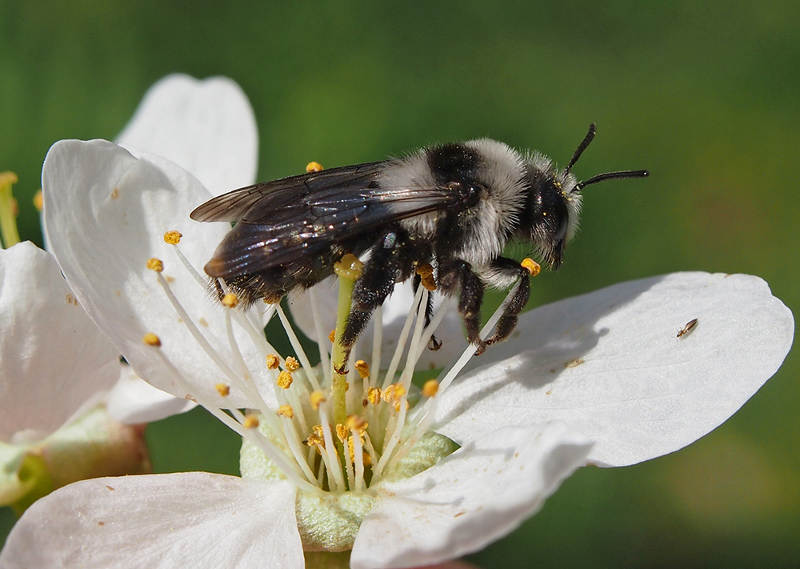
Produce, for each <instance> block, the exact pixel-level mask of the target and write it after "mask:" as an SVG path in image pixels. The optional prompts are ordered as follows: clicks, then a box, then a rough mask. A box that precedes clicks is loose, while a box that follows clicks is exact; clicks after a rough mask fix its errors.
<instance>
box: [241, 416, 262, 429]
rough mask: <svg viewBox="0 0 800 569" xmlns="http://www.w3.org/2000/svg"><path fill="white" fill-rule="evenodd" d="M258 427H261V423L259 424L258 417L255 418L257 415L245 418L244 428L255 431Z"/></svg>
mask: <svg viewBox="0 0 800 569" xmlns="http://www.w3.org/2000/svg"><path fill="white" fill-rule="evenodd" d="M258 425H259V422H258V417H257V416H255V415H245V416H244V422H243V423H242V426H243V427H244V428H245V429H255V428H256V427H258Z"/></svg>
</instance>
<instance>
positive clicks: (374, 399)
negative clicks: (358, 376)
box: [367, 387, 381, 405]
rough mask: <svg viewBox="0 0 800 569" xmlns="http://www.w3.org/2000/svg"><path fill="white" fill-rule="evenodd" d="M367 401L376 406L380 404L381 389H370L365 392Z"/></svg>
mask: <svg viewBox="0 0 800 569" xmlns="http://www.w3.org/2000/svg"><path fill="white" fill-rule="evenodd" d="M367 401H369V402H370V403H371V404H372V405H377V404H378V403H380V402H381V388H380V387H370V388H369V391H367Z"/></svg>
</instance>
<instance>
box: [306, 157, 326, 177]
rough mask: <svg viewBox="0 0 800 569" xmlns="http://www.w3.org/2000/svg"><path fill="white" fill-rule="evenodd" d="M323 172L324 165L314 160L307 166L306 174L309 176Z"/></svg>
mask: <svg viewBox="0 0 800 569" xmlns="http://www.w3.org/2000/svg"><path fill="white" fill-rule="evenodd" d="M322 170H324V168H323V167H322V164H320V163H319V162H314V161H313V160H312V161H311V162H309V163H308V164H306V172H308V173H309V174H310V173H311V172H322Z"/></svg>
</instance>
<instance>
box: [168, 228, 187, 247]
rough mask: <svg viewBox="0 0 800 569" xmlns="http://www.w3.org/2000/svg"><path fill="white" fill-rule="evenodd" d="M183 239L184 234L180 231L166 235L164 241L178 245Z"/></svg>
mask: <svg viewBox="0 0 800 569" xmlns="http://www.w3.org/2000/svg"><path fill="white" fill-rule="evenodd" d="M181 237H183V234H182V233H181V232H180V231H175V230H172V231H167V232H166V233H164V241H165V242H167V243H169V244H170V245H177V244H178V243H180V242H181Z"/></svg>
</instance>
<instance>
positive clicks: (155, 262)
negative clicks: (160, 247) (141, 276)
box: [147, 257, 164, 273]
mask: <svg viewBox="0 0 800 569" xmlns="http://www.w3.org/2000/svg"><path fill="white" fill-rule="evenodd" d="M147 268H148V269H150V270H151V271H155V272H157V273H160V272H163V271H164V263H163V261H162V260H161V259H157V258H156V257H151V258H150V259H148V261H147Z"/></svg>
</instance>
